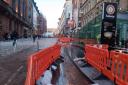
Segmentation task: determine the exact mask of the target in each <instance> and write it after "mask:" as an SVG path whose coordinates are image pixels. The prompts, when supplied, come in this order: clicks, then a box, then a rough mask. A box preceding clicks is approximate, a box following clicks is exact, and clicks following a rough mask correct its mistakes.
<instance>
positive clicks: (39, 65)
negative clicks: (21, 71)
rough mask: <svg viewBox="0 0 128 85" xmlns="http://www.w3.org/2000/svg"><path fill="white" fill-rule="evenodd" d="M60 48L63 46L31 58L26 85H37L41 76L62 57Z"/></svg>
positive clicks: (42, 51) (45, 50)
mask: <svg viewBox="0 0 128 85" xmlns="http://www.w3.org/2000/svg"><path fill="white" fill-rule="evenodd" d="M60 48H61V46H60V45H58V44H56V45H54V46H52V47H49V48H46V49H44V50H41V51H39V52H37V53H35V54H32V55H31V56H30V57H29V59H28V67H27V77H26V82H25V85H35V84H36V81H37V80H38V79H39V78H40V76H41V75H43V73H44V72H45V71H46V70H47V69H48V68H49V67H50V65H51V64H52V63H53V62H54V61H55V60H57V59H58V58H59V57H60Z"/></svg>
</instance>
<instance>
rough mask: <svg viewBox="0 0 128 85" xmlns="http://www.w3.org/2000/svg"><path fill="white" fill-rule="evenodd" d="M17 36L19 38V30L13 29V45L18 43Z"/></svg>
mask: <svg viewBox="0 0 128 85" xmlns="http://www.w3.org/2000/svg"><path fill="white" fill-rule="evenodd" d="M17 38H18V34H17V32H16V31H13V33H12V39H13V44H12V45H13V46H15V45H16V41H17Z"/></svg>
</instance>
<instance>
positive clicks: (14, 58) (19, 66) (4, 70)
mask: <svg viewBox="0 0 128 85" xmlns="http://www.w3.org/2000/svg"><path fill="white" fill-rule="evenodd" d="M56 42H57V39H56V38H41V39H40V40H38V46H37V41H36V42H35V43H33V41H32V39H30V38H29V39H19V40H18V41H17V47H16V49H15V51H13V47H12V41H7V42H3V41H1V42H0V44H1V45H0V49H1V50H0V54H1V55H2V56H1V55H0V85H24V83H25V79H26V72H27V59H28V57H29V56H30V55H31V54H33V53H35V52H37V51H38V50H39V49H45V48H47V47H49V46H52V45H54V44H55V43H56ZM37 47H39V48H38V49H37Z"/></svg>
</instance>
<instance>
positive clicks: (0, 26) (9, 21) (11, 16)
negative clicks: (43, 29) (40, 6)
mask: <svg viewBox="0 0 128 85" xmlns="http://www.w3.org/2000/svg"><path fill="white" fill-rule="evenodd" d="M32 10H33V9H32V1H31V0H0V12H1V13H0V39H6V38H7V37H11V34H12V32H13V31H16V32H17V33H18V35H19V36H18V37H23V36H24V35H25V33H26V32H27V31H28V30H29V29H32Z"/></svg>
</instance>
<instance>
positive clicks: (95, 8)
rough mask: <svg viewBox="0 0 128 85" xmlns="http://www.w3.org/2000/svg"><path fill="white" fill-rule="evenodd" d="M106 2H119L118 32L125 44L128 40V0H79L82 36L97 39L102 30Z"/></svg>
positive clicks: (120, 39)
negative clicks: (103, 10)
mask: <svg viewBox="0 0 128 85" xmlns="http://www.w3.org/2000/svg"><path fill="white" fill-rule="evenodd" d="M104 2H114V3H117V4H118V13H117V33H118V35H119V42H121V43H122V44H121V45H124V44H125V43H124V42H125V41H127V40H128V35H127V34H128V31H127V30H128V0H79V14H78V15H79V16H78V17H79V18H78V21H79V22H81V29H80V30H79V33H78V34H79V37H80V38H89V39H96V38H97V37H98V36H99V35H100V32H101V21H102V8H103V3H104Z"/></svg>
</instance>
